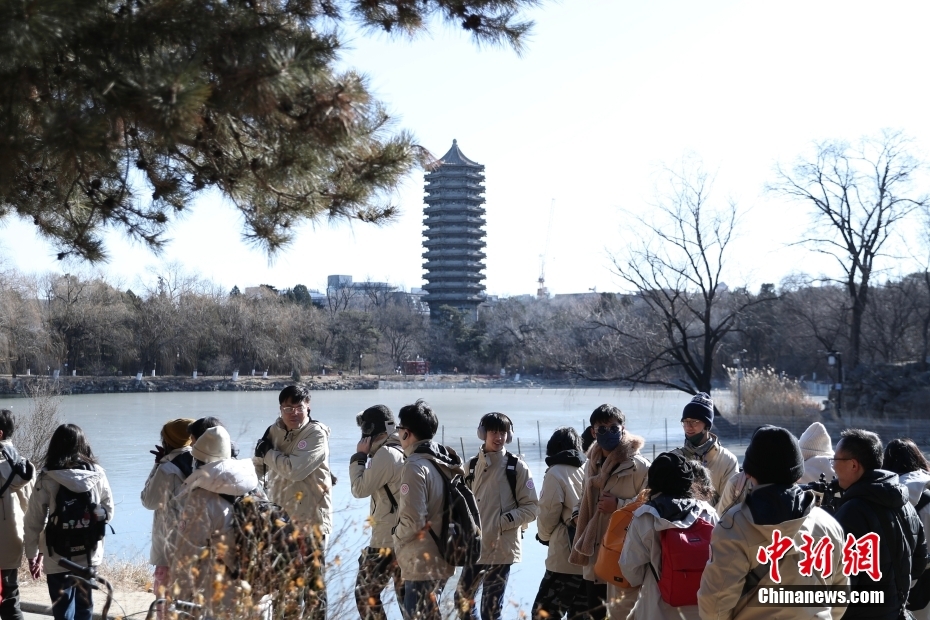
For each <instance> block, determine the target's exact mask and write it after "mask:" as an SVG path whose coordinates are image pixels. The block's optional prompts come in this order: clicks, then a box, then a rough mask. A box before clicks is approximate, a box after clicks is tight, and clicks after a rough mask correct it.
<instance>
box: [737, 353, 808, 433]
mask: <svg viewBox="0 0 930 620" xmlns="http://www.w3.org/2000/svg"><path fill="white" fill-rule="evenodd" d="M726 371H727V373H728V374H729V376H730V394H732V396H733V402H732V404H730V406H729V407H725V410H726V414H727V415H728V416H729V417H730V418H731V419H735V417H736V408H737V404H736V398H737V376H736V373H737V369H736V368H729V367H727V368H726ZM740 393H741V396H742V401H743V407H742V412H741V415H742V418H743V421H744V422H750V423H758V424H779V425H787V424H789V423H796V424H802V423H803V424H810V423H811V422H815V421H817V420H819V419H820V406H819V405H818V404H817V403H816V402H815V401H813V400H811V398H810V397H809V396H808V395H807V391H806V390H805V389H804V386H803V385H801V382H800V381H796V380H794V379H791V378H788V377H786V376H785V375H783V374H780V373H777V372H775V370H774V369H772V368H771V367H766V368H744V369H743V378H742V381H741V386H740Z"/></svg>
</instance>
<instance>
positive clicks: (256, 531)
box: [219, 490, 322, 596]
mask: <svg viewBox="0 0 930 620" xmlns="http://www.w3.org/2000/svg"><path fill="white" fill-rule="evenodd" d="M219 495H220V497H222V498H223V499H225V500H226V501H228V502H229V503H230V504H232V512H233V531H234V533H235V540H234V542H233V544H234V545H235V555H234V557H235V561H234V564H235V565H236V567H237V569H238V570H236V571H234V573H233V577H234V578H237V579H244V580H245V581H248V582H249V585H251V586H252V590H253V591H254V592H255V593H257V594H258V595H259V596H261V595H264V594H270V593H272V592H275V591H277V590H287V589H288V588H287V584H289V583H290V582H295V583H296V582H297V581H298V580H301V579H302V580H303V581H304V582H305V583H307V584H311V588H313V587H314V585H316V584H317V581H316V580H315V579H314V580H311V578H312V577H313V576H314V575H315V576H316V577H319V567H320V566H321V563H320V562H313V561H310V560H311V559H312V558H311V556H312V554H313V552H314V551H315V550H321V549H322V544H321V541H319V540H315V539H316V538H317V534H315V533H314V532H303V531H301V530H300V529H299V528H298V527H297V526H295V525H294V524H293V523H291V519H290V517H289V516H288V514H287V512H285V510H284V509H283V508H282V507H281V506H279V505H277V504H275V503H274V502H271V501H268V500H267V499H265V498H264V497H263V496H262V495H260V494H258V493H257V491H256V490H253V491H252V492H250V493H248V494H246V495H239V496H233V495H225V494H222V493H221V494H219ZM308 539H309V540H308ZM320 559H322V558H320Z"/></svg>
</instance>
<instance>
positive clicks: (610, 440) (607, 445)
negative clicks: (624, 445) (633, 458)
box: [597, 430, 623, 452]
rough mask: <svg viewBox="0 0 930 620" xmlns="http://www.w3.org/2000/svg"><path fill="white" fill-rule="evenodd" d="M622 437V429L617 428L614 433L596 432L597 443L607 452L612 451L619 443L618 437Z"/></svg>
mask: <svg viewBox="0 0 930 620" xmlns="http://www.w3.org/2000/svg"><path fill="white" fill-rule="evenodd" d="M621 437H623V431H622V430H618V431H617V432H616V433H598V434H597V445H599V446H600V447H601V448H602V449H603V450H606V451H607V452H610V451H612V450H613V449H614V448H616V447H617V446H619V445H620V438H621Z"/></svg>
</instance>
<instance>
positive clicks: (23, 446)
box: [15, 379, 62, 467]
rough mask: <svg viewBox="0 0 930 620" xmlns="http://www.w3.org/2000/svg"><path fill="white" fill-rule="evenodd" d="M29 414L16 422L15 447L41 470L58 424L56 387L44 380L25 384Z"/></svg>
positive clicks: (58, 390)
mask: <svg viewBox="0 0 930 620" xmlns="http://www.w3.org/2000/svg"><path fill="white" fill-rule="evenodd" d="M24 389H25V391H26V396H27V397H28V399H29V412H28V413H27V414H26V415H24V416H17V419H16V434H15V441H16V447H17V449H18V450H19V452H20V454H22V455H23V456H24V457H26V458H27V459H29V460H30V461H32V462H33V464H35V465H36V466H37V467H41V466H42V463H44V462H45V453H46V451H47V450H48V442H49V440H50V439H51V438H52V433H54V432H55V429H56V428H58V427H59V425H61V423H62V419H61V415H60V413H59V409H60V407H61V399H62V396H61V390H60V389H59V388H58V384H57V383H53V382H51V381H48V380H46V379H38V380H37V381H35V382H34V383H33V382H28V383H25V385H24Z"/></svg>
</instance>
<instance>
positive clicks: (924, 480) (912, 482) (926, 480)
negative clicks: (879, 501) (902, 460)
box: [898, 470, 930, 506]
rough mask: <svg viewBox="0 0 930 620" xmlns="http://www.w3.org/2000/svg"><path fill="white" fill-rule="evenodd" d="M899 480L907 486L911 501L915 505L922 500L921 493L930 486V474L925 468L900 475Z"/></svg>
mask: <svg viewBox="0 0 930 620" xmlns="http://www.w3.org/2000/svg"><path fill="white" fill-rule="evenodd" d="M898 482H900V483H901V484H903V485H904V486H906V487H907V492H908V494H909V495H910V501H911V503H912V504H914V505H915V506H916V505H917V502H919V501H920V494H921V493H923V492H924V489H927V488H930V474H928V473H927V472H925V471H923V470H917V471H909V472H907V473H906V474H899V475H898Z"/></svg>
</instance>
